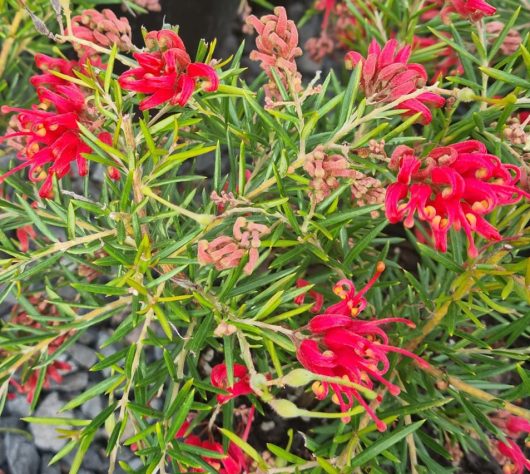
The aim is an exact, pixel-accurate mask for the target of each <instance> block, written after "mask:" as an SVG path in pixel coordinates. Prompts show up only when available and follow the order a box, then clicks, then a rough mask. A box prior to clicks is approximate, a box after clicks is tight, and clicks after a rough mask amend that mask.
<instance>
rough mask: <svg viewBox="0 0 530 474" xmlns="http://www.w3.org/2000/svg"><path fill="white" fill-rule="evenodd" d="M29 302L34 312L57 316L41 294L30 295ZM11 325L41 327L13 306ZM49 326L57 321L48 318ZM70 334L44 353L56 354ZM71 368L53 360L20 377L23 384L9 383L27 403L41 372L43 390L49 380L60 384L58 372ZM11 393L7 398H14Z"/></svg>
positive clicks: (58, 340) (49, 345)
mask: <svg viewBox="0 0 530 474" xmlns="http://www.w3.org/2000/svg"><path fill="white" fill-rule="evenodd" d="M29 302H30V303H31V304H32V305H34V307H35V310H36V311H37V312H38V313H39V314H41V315H43V316H46V317H50V316H59V312H58V310H57V307H56V306H54V305H51V304H49V303H48V302H47V301H46V300H45V299H44V297H43V294H42V293H36V294H34V295H32V296H31V297H30V298H29ZM11 321H12V323H13V324H16V325H18V326H26V327H31V328H35V329H38V328H40V327H41V324H40V323H39V322H38V321H36V320H35V319H33V318H32V317H31V316H30V315H29V314H28V313H27V312H26V311H25V310H23V309H22V310H21V308H20V307H19V306H18V305H15V306H14V307H13V317H12V319H11ZM49 324H50V325H52V326H54V325H56V324H58V321H54V320H53V319H52V318H50V322H49ZM69 335H70V334H68V333H67V334H63V335H61V336H58V337H56V338H55V339H53V341H51V342H50V343H49V344H48V346H47V348H46V351H47V353H48V354H49V355H50V354H53V353H54V352H56V351H57V350H58V349H59V348H60V347H61V346H62V345H63V344H64V342H65V341H66V339H67V338H68V337H69ZM71 369H72V367H71V366H70V364H68V363H67V362H63V361H60V360H55V361H53V362H52V363H51V364H49V365H48V366H46V367H44V368H43V369H40V368H39V369H32V368H30V371H29V375H27V374H26V375H24V376H23V377H21V379H24V378H25V380H24V381H23V382H18V381H16V380H15V379H13V378H11V379H10V380H9V383H10V384H11V385H12V386H13V387H15V389H16V390H17V392H18V393H20V394H25V395H27V400H28V402H30V403H31V402H32V401H33V398H34V396H35V389H36V387H37V382H38V380H39V377H40V373H41V370H44V371H45V375H44V385H43V386H44V388H49V387H50V380H53V381H55V382H57V383H61V382H62V376H61V374H60V373H59V371H69V370H71ZM14 395H15V394H13V393H11V394H9V398H14Z"/></svg>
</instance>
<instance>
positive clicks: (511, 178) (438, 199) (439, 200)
mask: <svg viewBox="0 0 530 474" xmlns="http://www.w3.org/2000/svg"><path fill="white" fill-rule="evenodd" d="M390 168H391V169H394V170H396V171H397V172H398V176H397V182H396V183H394V184H392V185H390V186H389V187H388V189H387V193H386V198H385V206H386V216H387V218H388V220H389V221H390V222H391V223H396V222H400V221H403V223H404V225H405V227H409V228H410V227H413V226H414V217H415V215H417V216H418V217H419V219H420V220H422V221H426V222H428V223H429V225H430V227H431V229H432V233H433V238H434V242H435V245H436V248H437V249H438V250H440V251H442V252H445V251H446V250H447V234H448V232H449V230H450V229H451V227H452V228H454V229H455V230H457V231H459V230H463V231H464V233H465V234H466V237H467V239H468V242H469V248H468V254H469V256H470V257H476V256H477V255H478V250H477V248H476V245H475V241H474V238H473V234H474V233H475V232H476V233H478V234H480V235H481V236H482V237H484V238H486V239H488V240H501V239H502V236H501V235H500V234H499V232H498V230H497V229H496V228H495V227H493V226H492V225H491V224H490V223H488V221H486V219H485V218H484V217H485V216H486V215H487V214H489V213H491V212H492V211H493V210H495V209H497V208H498V207H499V206H505V205H508V204H514V203H516V202H518V201H519V200H520V199H521V198H522V196H526V197H527V198H530V194H528V193H527V192H525V191H523V190H522V189H520V188H518V187H517V183H518V181H519V179H520V177H521V171H520V169H519V168H518V167H517V166H515V165H510V164H504V163H502V162H501V160H500V159H499V158H498V157H497V156H494V155H491V154H489V153H488V151H487V149H486V146H485V145H484V144H482V143H480V142H478V141H476V140H468V141H465V142H461V143H456V144H454V145H449V146H446V147H439V148H435V149H434V150H432V151H431V152H430V153H429V155H428V156H427V158H426V159H425V160H423V161H422V160H420V159H419V158H418V157H416V156H415V154H414V150H413V149H412V148H409V147H407V146H399V147H397V148H396V150H395V151H394V153H393V155H392V158H391V160H390Z"/></svg>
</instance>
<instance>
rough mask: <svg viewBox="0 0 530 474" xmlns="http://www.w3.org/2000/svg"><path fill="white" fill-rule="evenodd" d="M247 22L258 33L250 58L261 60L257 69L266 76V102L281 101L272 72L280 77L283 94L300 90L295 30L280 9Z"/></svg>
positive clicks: (292, 23) (298, 51) (293, 25)
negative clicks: (254, 48)
mask: <svg viewBox="0 0 530 474" xmlns="http://www.w3.org/2000/svg"><path fill="white" fill-rule="evenodd" d="M247 23H248V24H249V25H250V26H252V27H253V28H254V29H255V30H256V32H257V33H258V37H257V38H256V47H257V50H254V51H252V52H251V53H250V59H252V60H253V61H261V68H262V69H263V70H264V71H265V74H267V77H268V78H269V83H268V84H266V85H265V87H264V90H265V97H266V98H267V99H268V100H269V101H273V100H281V98H282V97H281V94H280V91H279V90H278V87H277V85H276V83H275V82H274V76H273V73H272V70H273V69H274V70H275V72H276V73H277V75H278V76H279V77H280V79H281V82H282V84H283V86H284V87H285V89H286V90H287V91H290V92H292V93H294V94H297V93H298V92H300V91H301V90H302V76H301V74H300V73H299V72H298V69H297V66H296V61H295V58H296V57H298V56H301V55H302V50H301V49H300V48H299V47H298V30H297V29H296V25H295V24H294V22H293V21H292V20H288V19H287V12H286V11H285V8H284V7H276V8H275V9H274V14H272V15H265V16H262V17H261V18H257V17H256V16H254V15H250V16H249V17H248V18H247Z"/></svg>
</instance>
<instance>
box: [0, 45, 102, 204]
mask: <svg viewBox="0 0 530 474" xmlns="http://www.w3.org/2000/svg"><path fill="white" fill-rule="evenodd" d="M35 62H36V64H37V67H39V68H40V69H41V70H42V71H43V72H44V73H43V74H39V75H35V76H33V77H32V79H31V83H32V84H33V85H34V86H35V87H36V88H37V96H38V98H39V102H40V103H39V104H38V105H34V106H33V107H32V108H31V109H21V108H17V107H8V106H2V108H1V109H0V110H1V111H2V113H9V112H16V113H17V115H16V118H15V120H14V121H12V122H11V123H13V126H14V128H13V127H12V128H11V130H10V132H9V133H7V134H6V135H4V136H3V137H0V141H4V140H5V141H7V142H8V143H12V144H14V145H15V146H14V147H15V149H17V151H18V154H17V156H18V158H20V159H21V160H22V163H21V164H19V165H18V166H15V167H14V168H12V169H11V170H9V171H8V172H7V173H5V174H4V175H2V176H0V181H3V180H4V179H5V178H7V177H8V176H10V175H12V174H14V173H16V172H18V171H20V170H22V169H24V168H26V167H29V179H30V180H31V181H33V182H42V184H41V187H40V190H39V195H40V196H41V197H42V198H46V199H48V198H51V197H52V195H53V193H52V187H53V177H54V176H55V177H57V179H61V178H63V177H64V176H66V175H67V174H69V173H70V171H71V165H72V163H74V162H75V163H77V169H78V173H79V175H80V176H85V175H86V174H87V173H88V167H87V162H86V159H85V158H84V157H83V153H90V152H92V149H91V148H90V147H89V146H88V145H87V144H86V143H85V142H84V141H83V140H82V139H81V136H80V129H79V125H78V123H82V124H83V125H85V126H86V127H88V128H89V129H90V130H91V131H93V132H96V134H97V129H98V128H99V127H100V125H101V121H100V120H98V119H97V117H96V114H95V111H94V110H93V109H92V108H90V107H88V106H87V104H86V98H85V91H84V90H83V89H81V88H80V87H79V86H78V85H76V84H73V83H69V82H68V81H67V80H66V79H62V78H59V77H57V76H55V75H53V74H52V73H51V72H49V71H50V70H54V71H58V72H61V73H62V74H66V75H70V76H74V74H73V70H74V69H75V68H78V67H79V68H80V69H82V68H81V67H80V66H79V65H78V64H77V63H74V62H72V61H66V60H63V59H55V58H49V57H48V56H45V55H37V56H36V57H35ZM105 135H107V134H105V133H100V134H99V138H100V139H102V140H104V139H106V138H105ZM109 136H110V135H109Z"/></svg>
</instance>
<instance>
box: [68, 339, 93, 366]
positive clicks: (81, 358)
mask: <svg viewBox="0 0 530 474" xmlns="http://www.w3.org/2000/svg"><path fill="white" fill-rule="evenodd" d="M67 352H68V354H70V356H72V358H73V359H74V360H75V361H76V362H77V364H78V365H79V366H80V367H84V368H85V369H89V368H90V367H92V366H93V365H94V364H95V363H96V362H97V360H98V358H97V357H96V353H95V351H94V349H91V348H90V347H87V346H84V345H83V344H74V345H73V346H72V347H70V348H69V349H68V351H67Z"/></svg>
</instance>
